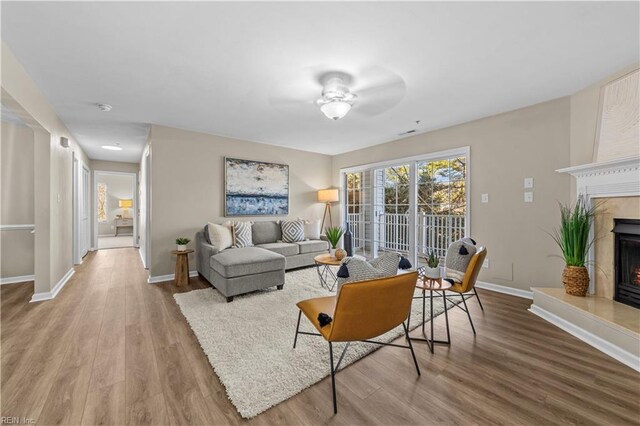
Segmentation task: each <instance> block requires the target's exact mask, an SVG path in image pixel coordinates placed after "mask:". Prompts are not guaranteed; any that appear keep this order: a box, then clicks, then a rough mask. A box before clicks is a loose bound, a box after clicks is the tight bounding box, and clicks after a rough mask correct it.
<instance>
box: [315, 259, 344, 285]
mask: <svg viewBox="0 0 640 426" xmlns="http://www.w3.org/2000/svg"><path fill="white" fill-rule="evenodd" d="M313 260H314V261H315V263H316V271H317V272H318V278H319V279H320V285H321V286H322V287H324V288H326V289H327V290H329V291H333V289H334V288H335V287H336V283H337V282H338V277H337V276H336V274H334V273H333V271H332V270H331V266H340V264H341V263H342V261H341V260H338V259H336V258H335V257H333V256H331V255H330V254H328V253H327V254H319V255H318V256H316V257H314V258H313Z"/></svg>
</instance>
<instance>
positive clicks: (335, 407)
mask: <svg viewBox="0 0 640 426" xmlns="http://www.w3.org/2000/svg"><path fill="white" fill-rule="evenodd" d="M329 362H330V363H331V390H332V392H333V414H338V403H337V402H336V372H335V370H334V368H333V344H332V343H331V342H329Z"/></svg>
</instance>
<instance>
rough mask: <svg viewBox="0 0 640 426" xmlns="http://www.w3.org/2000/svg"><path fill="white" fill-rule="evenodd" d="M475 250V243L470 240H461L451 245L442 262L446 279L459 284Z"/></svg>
mask: <svg viewBox="0 0 640 426" xmlns="http://www.w3.org/2000/svg"><path fill="white" fill-rule="evenodd" d="M476 250H477V249H476V242H475V241H474V240H473V239H471V238H462V239H459V240H458V241H454V242H453V243H451V245H450V246H449V248H448V249H447V256H446V257H445V261H444V264H445V266H446V269H447V273H446V278H448V279H449V280H453V282H456V283H461V282H462V280H463V279H464V274H465V272H467V266H469V262H470V261H471V258H472V257H473V255H474V254H476Z"/></svg>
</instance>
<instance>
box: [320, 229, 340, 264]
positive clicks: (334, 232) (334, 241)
mask: <svg viewBox="0 0 640 426" xmlns="http://www.w3.org/2000/svg"><path fill="white" fill-rule="evenodd" d="M324 233H325V235H326V236H327V240H328V241H329V246H330V249H329V254H331V256H333V257H335V254H336V247H338V243H339V242H340V238H342V234H344V229H342V227H341V226H330V227H328V228H326V229H325V231H324Z"/></svg>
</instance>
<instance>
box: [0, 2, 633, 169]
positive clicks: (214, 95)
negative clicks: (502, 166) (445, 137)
mask: <svg viewBox="0 0 640 426" xmlns="http://www.w3.org/2000/svg"><path fill="white" fill-rule="evenodd" d="M1 7H2V38H3V40H4V41H5V42H6V43H7V45H8V46H9V47H10V48H11V49H12V50H13V52H14V53H15V54H16V56H17V57H18V59H19V60H20V61H21V62H22V64H23V65H24V67H25V68H26V70H27V72H28V73H29V74H30V76H31V77H32V78H33V79H34V80H35V82H36V83H37V84H38V86H39V87H40V88H41V90H42V92H43V93H44V95H45V96H46V97H47V99H48V100H49V101H50V103H51V104H52V106H53V108H54V109H55V110H56V112H57V113H58V114H59V116H60V117H61V119H62V120H63V121H64V122H65V123H66V124H67V126H68V127H69V129H70V130H71V132H72V133H73V134H74V136H75V137H76V138H77V140H78V141H79V142H80V144H81V145H82V146H83V147H84V149H85V150H86V152H87V154H88V155H89V157H91V158H94V159H103V160H115V161H136V162H137V161H138V160H139V158H140V154H141V150H142V147H143V145H144V142H145V140H146V137H147V134H148V129H149V124H150V123H156V124H162V125H166V126H173V127H179V128H185V129H190V130H196V131H202V132H206V133H212V134H217V135H224V136H231V137H234V138H239V139H246V140H252V141H256V142H264V143H269V144H275V145H281V146H287V147H291V148H298V149H303V150H309V151H316V152H322V153H326V154H337V153H342V152H346V151H351V150H354V149H357V148H362V147H366V146H370V145H374V144H379V143H383V142H387V141H391V140H394V139H398V137H399V136H398V135H399V134H400V133H402V132H404V131H406V130H409V129H412V128H414V127H415V121H416V120H421V123H420V126H419V127H418V131H420V132H424V131H428V130H432V129H436V128H442V127H446V126H450V125H453V124H456V123H461V122H465V121H469V120H473V119H476V118H480V117H485V116H489V115H492V114H496V113H499V112H503V111H508V110H512V109H516V108H519V107H523V106H526V105H531V104H535V103H538V102H541V101H545V100H549V99H553V98H557V97H560V96H564V95H568V94H571V93H573V92H575V91H577V90H580V89H581V88H583V87H585V86H587V85H589V84H591V83H593V82H595V81H597V80H599V79H601V78H603V77H605V76H606V75H608V74H610V73H612V72H615V71H617V70H619V69H621V68H623V67H625V66H627V65H629V64H631V63H633V62H635V61H638V60H639V53H638V52H639V49H640V46H639V43H640V42H639V39H638V36H639V23H638V20H639V18H638V15H639V3H638V2H627V3H613V2H586V3H578V2H563V3H558V2H540V3H518V2H516V3H498V2H496V3H462V2H457V3H443V2H435V3H400V4H398V3H395V4H392V3H378V2H376V3H334V2H332V3H265V2H260V3H196V2H185V3H169V2H139V3H115V2H78V3H70V2H69V3H67V2H62V3H60V2H44V3H31V2H23V3H13V2H6V1H3V2H2V4H1ZM376 67H378V68H382V69H384V70H387V71H389V72H390V73H392V74H394V75H397V76H400V77H401V78H402V79H403V80H404V83H405V84H406V89H405V92H404V96H403V97H402V99H401V100H400V101H399V102H398V103H397V104H396V105H395V106H393V107H392V108H390V109H388V110H387V111H385V112H382V113H380V114H378V115H375V116H364V115H362V114H358V110H359V108H360V110H361V111H364V108H366V106H367V104H366V97H365V99H358V102H357V103H356V104H355V106H354V108H353V110H352V112H351V113H350V114H349V115H347V116H346V117H345V118H344V119H342V120H339V121H331V120H329V119H327V118H326V117H324V116H323V115H322V113H321V112H320V111H319V110H318V108H317V107H316V106H315V105H314V104H313V101H314V99H315V97H317V96H319V95H320V90H321V89H320V86H319V85H318V86H317V87H318V88H317V96H315V95H314V97H313V98H311V99H308V101H307V103H302V102H301V103H300V107H299V108H288V109H285V110H283V109H282V108H277V107H274V106H273V105H272V103H271V102H270V96H271V95H272V92H273V90H274V89H273V88H274V87H277V88H281V87H282V86H283V85H284V86H285V88H286V87H287V81H289V79H291V81H294V80H296V79H299V78H300V76H301V75H306V74H305V73H307V74H308V73H309V70H314V72H318V71H332V70H339V71H346V72H349V73H351V74H353V75H354V79H355V81H356V82H357V80H358V76H359V74H361V73H363V72H366V70H369V69H372V68H376ZM283 81H284V83H283ZM310 84H312V83H310ZM296 90H297V85H296V84H293V83H292V85H291V87H290V92H292V95H294V96H296V95H297V96H300V95H301V93H296ZM311 92H312V93H313V90H312V91H311ZM304 96H307V94H306V92H305V94H304ZM97 102H103V103H108V104H111V105H113V110H112V111H111V112H109V113H103V112H100V111H98V109H97V108H95V107H94V104H95V103H97ZM116 142H117V143H120V144H121V146H123V147H124V150H123V151H121V152H110V151H105V150H103V149H100V148H99V147H100V146H101V145H103V144H112V143H116Z"/></svg>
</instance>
